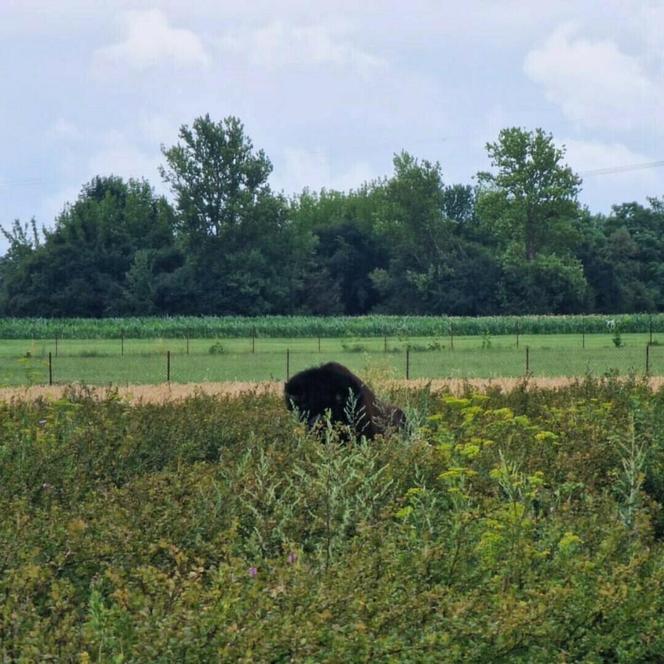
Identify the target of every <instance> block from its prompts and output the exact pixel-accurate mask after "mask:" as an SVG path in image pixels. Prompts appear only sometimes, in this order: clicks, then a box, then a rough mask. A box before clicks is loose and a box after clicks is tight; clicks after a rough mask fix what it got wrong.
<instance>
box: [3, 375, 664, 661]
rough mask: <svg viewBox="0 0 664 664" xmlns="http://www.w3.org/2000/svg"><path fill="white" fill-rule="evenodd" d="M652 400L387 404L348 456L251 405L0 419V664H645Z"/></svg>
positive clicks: (11, 407) (651, 643) (192, 402)
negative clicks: (381, 420) (381, 435)
mask: <svg viewBox="0 0 664 664" xmlns="http://www.w3.org/2000/svg"><path fill="white" fill-rule="evenodd" d="M662 399H664V394H662V393H653V392H651V390H650V389H649V388H648V386H647V385H646V384H645V383H642V382H639V381H636V380H627V381H619V380H617V379H614V378H609V379H605V380H601V381H593V380H590V379H587V380H585V381H579V382H578V383H577V384H575V385H573V386H571V387H569V388H565V389H559V390H538V389H535V388H534V387H532V386H530V385H528V384H527V383H524V384H523V385H521V386H520V387H519V388H517V389H515V390H513V391H511V392H502V391H500V390H498V389H495V388H494V389H491V390H489V391H487V392H485V393H482V394H479V393H476V392H473V391H471V390H470V389H469V390H468V391H467V393H466V394H464V395H462V396H455V395H452V394H449V393H442V394H438V395H432V394H430V393H426V392H425V391H422V390H420V391H418V392H410V393H409V392H401V394H400V402H401V405H403V406H404V407H405V408H406V409H408V410H409V412H414V411H412V408H414V407H417V408H419V412H418V413H416V414H417V421H419V422H420V423H421V426H420V427H418V428H413V430H411V431H410V432H409V433H408V434H407V435H401V436H396V437H393V438H390V439H387V440H377V441H374V442H373V443H371V444H368V443H367V442H366V441H363V440H357V441H351V442H350V443H348V444H346V445H340V444H339V443H338V442H337V441H336V433H335V431H334V430H333V429H329V430H327V433H326V440H325V441H324V442H321V441H320V439H319V438H317V437H313V436H311V435H310V434H309V433H308V432H307V431H306V430H305V429H304V427H303V426H302V425H301V424H300V423H298V422H296V421H295V420H294V419H292V418H291V416H290V414H289V413H288V412H287V411H286V409H285V408H284V406H283V404H282V402H281V400H280V399H279V398H277V397H273V396H265V395H257V394H254V393H247V394H245V395H243V396H242V397H240V398H224V397H208V396H204V395H198V396H195V397H191V398H189V399H186V400H184V401H182V402H176V403H168V404H163V405H155V404H145V403H142V404H141V403H139V404H137V405H129V404H128V403H126V402H124V401H123V400H121V399H119V398H118V396H117V394H116V393H114V392H109V393H106V394H104V395H98V394H95V393H91V392H89V391H87V390H85V389H79V390H77V391H71V392H70V393H69V394H68V395H67V397H66V398H64V399H62V400H60V401H56V402H50V403H49V402H45V401H35V402H28V401H20V400H19V401H13V402H11V403H0V434H1V435H0V480H1V481H0V509H2V513H3V514H4V515H5V518H4V519H3V520H2V521H1V522H0V551H1V552H2V553H1V554H0V564H1V565H2V570H3V574H2V575H1V576H0V598H1V601H0V654H1V656H2V659H3V661H15V660H20V661H31V660H35V659H45V658H49V657H50V658H53V659H59V660H62V661H99V662H106V661H220V660H221V661H291V660H292V661H302V660H311V661H314V660H315V661H366V660H372V661H373V660H376V661H390V660H391V661H431V662H433V661H440V656H441V652H444V653H445V660H446V661H450V662H455V661H458V662H462V661H463V662H465V661H501V660H502V661H516V662H551V661H562V660H567V661H630V662H636V661H657V659H658V658H659V657H660V655H661V653H662V652H663V651H664V636H663V635H664V543H663V541H662V539H661V538H662V534H663V533H662V532H661V531H660V532H659V533H658V531H657V530H656V529H654V528H655V527H656V526H657V523H658V519H659V518H660V516H661V501H662V498H664V493H663V490H662V486H663V484H662V468H663V465H662V459H663V458H664V453H663V452H662V450H664V445H663V443H662V440H663V438H662V434H661V433H660V432H661V431H664V427H662V424H664V422H662V421H661V420H662V417H664V416H663V415H662V413H663V412H664V409H663V408H662ZM413 421H415V419H414V420H413Z"/></svg>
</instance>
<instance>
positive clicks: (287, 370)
mask: <svg viewBox="0 0 664 664" xmlns="http://www.w3.org/2000/svg"><path fill="white" fill-rule="evenodd" d="M286 380H290V348H286Z"/></svg>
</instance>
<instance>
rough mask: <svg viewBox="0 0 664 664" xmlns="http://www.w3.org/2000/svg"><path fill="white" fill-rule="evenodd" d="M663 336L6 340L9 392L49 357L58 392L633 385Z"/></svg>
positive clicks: (663, 366) (39, 371) (2, 378)
mask: <svg viewBox="0 0 664 664" xmlns="http://www.w3.org/2000/svg"><path fill="white" fill-rule="evenodd" d="M658 336H660V337H661V334H659V333H657V332H654V333H653V334H652V335H651V334H650V333H649V332H641V333H621V334H620V337H619V340H620V344H621V345H620V346H619V347H617V346H616V344H615V339H616V336H615V334H609V333H607V332H604V333H601V334H600V333H595V334H590V333H588V334H574V333H567V334H519V335H518V337H517V335H516V334H505V335H488V334H483V335H465V336H453V337H449V336H448V337H445V336H438V337H424V336H405V335H401V336H396V337H389V336H387V335H386V336H382V337H375V336H374V337H289V338H284V337H258V338H254V337H244V338H242V337H228V338H188V337H180V338H168V337H165V338H164V337H161V338H128V337H127V338H125V337H121V338H113V339H109V338H93V339H63V338H59V339H57V341H56V339H55V338H45V339H3V340H0V384H3V385H30V384H45V383H48V382H49V367H48V357H49V353H50V354H51V363H52V366H51V369H52V371H51V380H53V382H54V383H59V384H67V383H71V382H84V383H86V384H91V385H109V384H115V385H128V384H141V383H144V384H155V383H161V382H164V381H166V380H167V378H169V377H170V380H171V381H173V382H181V383H191V382H207V381H227V380H235V381H263V380H284V379H286V376H287V375H288V374H290V375H293V373H295V372H296V371H299V370H301V369H304V368H306V367H309V366H312V365H317V364H321V363H323V362H326V361H330V360H336V361H338V362H342V363H344V364H346V365H347V366H349V367H350V368H351V369H352V370H354V371H366V370H377V371H383V372H388V373H390V374H391V375H392V376H393V377H395V378H401V377H406V375H408V377H410V378H493V377H499V376H523V375H524V374H525V373H526V372H528V373H529V374H532V375H534V376H579V375H586V374H591V375H595V376H601V375H604V374H607V373H619V374H623V375H624V374H627V373H634V372H635V373H645V372H646V366H647V369H648V372H649V373H650V374H651V375H661V374H664V348H662V347H660V346H659V339H658ZM651 339H652V344H650V341H651ZM647 346H649V348H648V350H646V347H647ZM526 349H528V350H527V351H526ZM407 351H408V352H407ZM168 353H170V362H169V360H168V358H167V355H168ZM526 353H528V356H527V357H526ZM646 353H647V355H648V357H647V358H646ZM168 365H170V367H169V366H168ZM169 368H170V372H169Z"/></svg>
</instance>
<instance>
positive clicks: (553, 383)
mask: <svg viewBox="0 0 664 664" xmlns="http://www.w3.org/2000/svg"><path fill="white" fill-rule="evenodd" d="M575 380H578V379H577V378H574V377H569V376H560V377H547V378H530V379H528V383H527V385H530V386H533V387H539V388H557V387H565V386H567V385H570V384H572V383H573V382H574V381H575ZM384 382H385V384H386V386H388V387H393V388H399V387H401V388H403V387H406V388H418V387H420V388H421V387H424V386H426V385H430V386H431V389H432V390H433V391H439V390H444V389H449V390H450V391H451V392H452V393H454V394H460V393H462V392H463V390H464V388H465V387H466V386H467V385H470V386H472V387H475V388H477V389H478V390H483V389H487V388H489V387H500V388H501V389H503V390H511V389H513V388H514V387H516V386H517V385H520V384H522V383H523V378H473V379H467V380H462V379H456V378H455V379H436V380H426V379H417V380H389V381H384ZM649 382H650V385H651V387H652V388H653V389H658V388H660V387H662V386H663V385H664V376H653V377H651V378H650V380H649ZM66 389H67V388H66V386H62V385H53V386H45V385H33V386H31V387H11V388H10V387H5V388H0V400H2V401H9V400H11V399H24V400H35V399H38V398H43V399H60V398H61V397H62V396H63V394H64V392H65V390H66ZM91 389H92V390H93V391H94V392H95V393H97V394H99V395H103V394H104V393H105V392H106V391H107V390H108V389H109V388H108V387H94V388H91ZM113 389H117V391H118V394H119V395H120V396H121V397H122V398H124V399H127V400H129V401H130V402H139V401H142V402H146V403H165V402H168V401H178V400H182V399H186V398H187V397H190V396H193V395H195V394H209V395H217V394H218V395H224V396H232V397H233V396H240V395H242V394H246V393H248V392H253V393H258V394H276V395H280V394H281V393H282V390H283V382H281V381H267V382H223V383H161V384H159V385H130V386H128V387H127V386H118V387H117V388H115V387H114V388H113Z"/></svg>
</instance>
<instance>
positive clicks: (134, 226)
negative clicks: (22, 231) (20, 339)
mask: <svg viewBox="0 0 664 664" xmlns="http://www.w3.org/2000/svg"><path fill="white" fill-rule="evenodd" d="M19 239H20V238H19ZM172 243H173V211H172V209H171V207H170V206H169V204H168V203H167V201H166V200H165V199H164V198H163V197H159V196H155V194H154V192H153V190H152V188H151V187H150V185H149V184H148V183H147V182H145V181H142V180H141V181H137V180H130V181H128V182H125V181H124V180H122V179H121V178H118V177H113V176H111V177H96V178H94V179H93V180H92V181H91V182H90V183H88V184H87V185H85V186H84V187H83V189H82V191H81V194H80V195H79V197H78V199H77V200H76V201H75V202H74V203H73V204H71V205H68V206H67V207H66V208H65V209H64V211H63V212H62V213H61V214H60V215H59V216H58V218H57V219H56V223H55V228H54V229H53V230H52V231H47V232H46V233H45V237H44V239H43V240H42V241H41V242H40V243H39V245H33V246H32V249H31V250H29V251H28V249H27V248H26V247H25V246H23V248H22V250H21V251H20V252H19V251H18V250H17V247H15V249H14V250H13V251H10V252H9V254H8V256H7V257H6V258H7V260H6V261H5V262H4V264H3V265H2V277H3V280H2V299H3V304H4V310H5V313H7V314H10V315H16V316H36V315H39V316H94V317H100V316H106V315H115V314H120V313H125V312H126V311H127V298H128V297H129V299H131V297H130V296H131V292H132V288H133V286H134V283H135V282H134V281H132V280H131V279H129V280H128V273H130V271H131V269H132V265H133V264H134V263H135V260H136V255H137V253H140V252H143V256H144V259H143V262H144V263H145V261H150V260H152V259H155V258H156V257H157V256H158V255H159V253H160V252H162V251H167V250H169V248H171V247H172ZM23 244H25V243H23ZM152 277H155V278H156V275H153V274H152ZM143 296H144V293H143V295H142V296H141V297H143ZM130 311H131V312H133V313H134V312H135V313H138V311H137V310H135V309H132V308H131V307H130ZM141 311H142V309H141Z"/></svg>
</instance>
